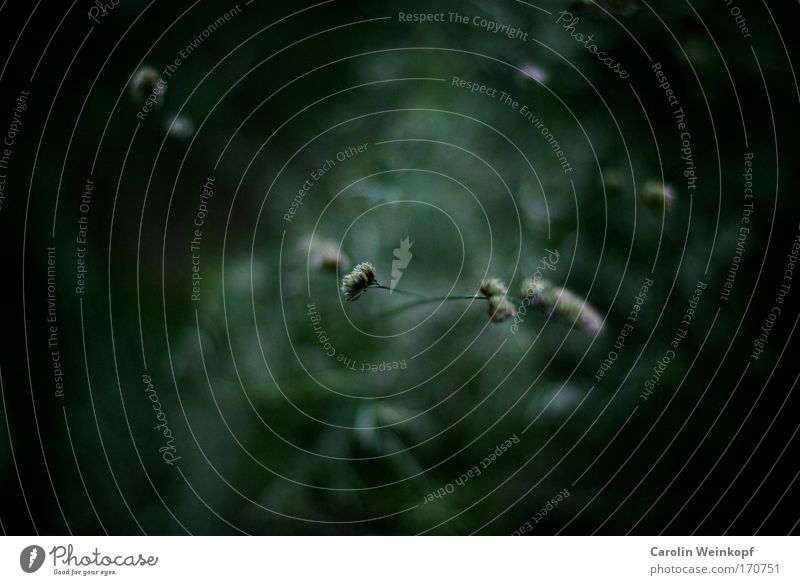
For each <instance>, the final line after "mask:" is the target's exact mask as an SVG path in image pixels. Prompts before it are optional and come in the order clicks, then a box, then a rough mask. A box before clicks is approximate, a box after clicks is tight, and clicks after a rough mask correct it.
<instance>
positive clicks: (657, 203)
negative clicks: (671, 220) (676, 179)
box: [642, 180, 675, 213]
mask: <svg viewBox="0 0 800 585" xmlns="http://www.w3.org/2000/svg"><path fill="white" fill-rule="evenodd" d="M642 201H643V202H644V204H645V205H646V206H647V207H648V208H649V209H650V210H651V211H652V212H653V213H662V212H664V211H669V210H670V209H671V208H672V206H673V205H674V204H675V190H674V189H673V188H672V186H671V185H667V184H665V183H663V182H661V181H656V180H650V181H646V182H645V184H644V187H642Z"/></svg>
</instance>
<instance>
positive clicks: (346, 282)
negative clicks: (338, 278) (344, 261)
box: [342, 262, 378, 302]
mask: <svg viewBox="0 0 800 585" xmlns="http://www.w3.org/2000/svg"><path fill="white" fill-rule="evenodd" d="M373 284H378V281H377V280H376V279H375V267H374V266H373V265H372V264H370V263H369V262H359V263H358V264H356V265H355V267H354V268H353V270H352V271H350V272H349V273H348V274H345V275H344V278H342V292H343V293H344V294H345V296H346V297H347V301H348V302H350V301H355V300H356V299H358V297H360V296H361V295H363V294H364V291H366V290H367V288H368V287H369V286H371V285H373Z"/></svg>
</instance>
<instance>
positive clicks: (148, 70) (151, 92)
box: [128, 65, 166, 105]
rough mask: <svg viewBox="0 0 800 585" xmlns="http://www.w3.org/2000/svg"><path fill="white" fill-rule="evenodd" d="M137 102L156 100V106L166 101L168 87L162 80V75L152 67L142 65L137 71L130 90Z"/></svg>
mask: <svg viewBox="0 0 800 585" xmlns="http://www.w3.org/2000/svg"><path fill="white" fill-rule="evenodd" d="M128 89H129V91H130V94H131V98H133V100H134V101H136V102H144V101H146V100H147V99H152V98H154V99H155V103H156V105H160V104H161V103H162V102H163V101H164V93H165V91H166V87H165V86H164V84H163V82H162V80H161V73H160V72H159V71H158V69H156V68H155V67H153V66H152V65H142V66H141V67H139V69H137V70H136V73H134V74H133V78H132V79H131V84H130V87H129V88H128Z"/></svg>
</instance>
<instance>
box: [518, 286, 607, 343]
mask: <svg viewBox="0 0 800 585" xmlns="http://www.w3.org/2000/svg"><path fill="white" fill-rule="evenodd" d="M522 294H523V295H524V296H525V298H526V299H527V301H528V303H529V304H530V305H532V306H534V307H542V308H544V309H546V310H547V311H548V312H549V313H550V314H551V315H552V316H553V317H554V318H556V319H559V320H560V321H564V322H565V323H569V324H573V325H574V327H575V328H577V329H580V330H581V331H583V332H584V333H589V334H596V333H599V332H600V329H602V327H603V317H602V315H601V314H600V313H599V312H598V311H597V310H596V309H595V308H594V307H592V306H591V305H590V304H589V303H588V302H587V301H586V299H584V298H583V297H582V296H580V295H577V294H575V293H574V292H572V291H571V290H569V289H566V288H561V287H559V286H556V285H554V284H553V283H552V282H550V281H549V280H545V279H535V278H529V279H528V280H526V281H525V282H523V284H522Z"/></svg>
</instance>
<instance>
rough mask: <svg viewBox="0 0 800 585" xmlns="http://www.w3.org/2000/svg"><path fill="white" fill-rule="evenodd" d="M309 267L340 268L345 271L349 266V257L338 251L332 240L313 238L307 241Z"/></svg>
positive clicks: (316, 268)
mask: <svg viewBox="0 0 800 585" xmlns="http://www.w3.org/2000/svg"><path fill="white" fill-rule="evenodd" d="M308 250H309V258H310V264H311V267H312V268H314V269H315V270H337V269H338V270H340V271H342V272H345V271H346V270H347V267H348V266H350V258H348V257H347V254H345V253H344V252H341V251H340V246H339V244H338V243H336V242H334V241H333V240H325V239H320V238H313V239H311V240H309V242H308Z"/></svg>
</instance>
